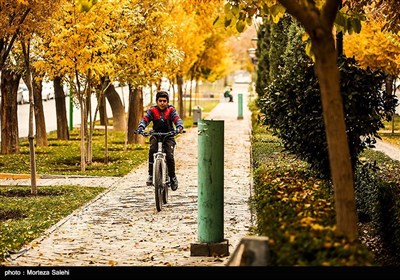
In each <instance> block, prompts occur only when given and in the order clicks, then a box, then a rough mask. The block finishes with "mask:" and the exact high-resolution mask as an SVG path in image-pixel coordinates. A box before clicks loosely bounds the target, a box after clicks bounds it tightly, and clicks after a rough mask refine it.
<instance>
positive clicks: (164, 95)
mask: <svg viewBox="0 0 400 280" xmlns="http://www.w3.org/2000/svg"><path fill="white" fill-rule="evenodd" d="M159 98H165V99H167V103H168V102H169V95H168V92H166V91H159V92H157V94H156V102H157V101H158V99H159Z"/></svg>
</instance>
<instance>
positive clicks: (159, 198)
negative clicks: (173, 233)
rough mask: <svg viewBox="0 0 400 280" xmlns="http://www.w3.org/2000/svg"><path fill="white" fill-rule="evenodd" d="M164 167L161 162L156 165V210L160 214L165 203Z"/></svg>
mask: <svg viewBox="0 0 400 280" xmlns="http://www.w3.org/2000/svg"><path fill="white" fill-rule="evenodd" d="M162 174H163V172H162V165H161V161H159V160H157V161H156V162H155V163H154V194H155V199H156V208H157V211H158V212H160V211H161V209H162V203H163V189H164V185H163V177H162Z"/></svg>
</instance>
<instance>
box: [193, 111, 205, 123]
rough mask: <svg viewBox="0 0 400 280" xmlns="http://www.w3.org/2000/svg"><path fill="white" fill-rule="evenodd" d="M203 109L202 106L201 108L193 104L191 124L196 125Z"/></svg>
mask: <svg viewBox="0 0 400 280" xmlns="http://www.w3.org/2000/svg"><path fill="white" fill-rule="evenodd" d="M202 110H203V108H201V107H200V106H195V107H194V108H193V109H192V112H193V124H194V125H197V124H198V122H199V120H201V111H202Z"/></svg>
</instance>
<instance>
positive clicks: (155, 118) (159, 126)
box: [139, 105, 183, 132]
mask: <svg viewBox="0 0 400 280" xmlns="http://www.w3.org/2000/svg"><path fill="white" fill-rule="evenodd" d="M150 122H153V130H155V131H157V132H168V131H171V130H174V126H173V124H175V127H177V126H182V128H183V121H182V119H181V118H180V117H179V114H178V112H177V111H176V109H175V107H174V106H172V105H168V107H167V108H165V110H163V111H161V110H160V108H159V107H158V106H151V107H150V108H149V109H148V110H147V112H146V114H145V115H144V117H143V119H142V120H141V121H140V123H139V126H142V127H143V128H146V127H147V126H148V125H149V124H150Z"/></svg>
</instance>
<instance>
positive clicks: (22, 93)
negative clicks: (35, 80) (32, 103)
mask: <svg viewBox="0 0 400 280" xmlns="http://www.w3.org/2000/svg"><path fill="white" fill-rule="evenodd" d="M17 103H18V104H25V103H29V90H28V88H27V87H26V85H25V84H23V85H22V86H20V87H19V88H18V92H17Z"/></svg>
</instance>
